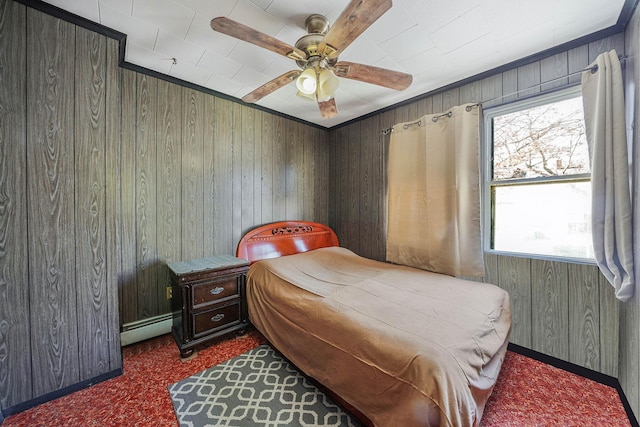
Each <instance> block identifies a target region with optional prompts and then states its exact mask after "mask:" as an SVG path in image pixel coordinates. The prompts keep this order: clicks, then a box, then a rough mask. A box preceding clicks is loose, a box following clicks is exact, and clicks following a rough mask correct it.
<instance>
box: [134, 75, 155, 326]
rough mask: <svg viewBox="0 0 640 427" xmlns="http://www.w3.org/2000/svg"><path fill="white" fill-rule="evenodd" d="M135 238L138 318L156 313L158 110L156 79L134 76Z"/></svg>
mask: <svg viewBox="0 0 640 427" xmlns="http://www.w3.org/2000/svg"><path fill="white" fill-rule="evenodd" d="M136 89H137V90H136V107H135V117H136V122H135V133H134V135H135V147H136V152H135V177H134V179H135V181H134V183H135V219H136V227H135V241H136V257H135V259H136V278H137V280H136V285H137V287H136V292H137V301H138V304H137V307H136V311H137V316H136V317H137V318H138V319H145V318H147V317H151V316H154V315H157V314H158V266H159V260H158V237H157V234H156V230H157V228H156V227H157V216H158V214H157V200H156V191H157V187H156V186H157V169H156V168H157V147H158V144H157V140H156V129H157V128H156V126H157V111H158V104H157V99H158V81H157V80H156V79H153V78H151V77H149V76H146V75H142V74H137V75H136Z"/></svg>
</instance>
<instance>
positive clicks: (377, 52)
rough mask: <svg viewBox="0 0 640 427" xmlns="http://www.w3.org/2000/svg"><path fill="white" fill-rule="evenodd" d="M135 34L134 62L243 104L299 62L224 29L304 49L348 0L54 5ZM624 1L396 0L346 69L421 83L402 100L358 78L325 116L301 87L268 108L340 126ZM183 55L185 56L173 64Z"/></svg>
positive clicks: (599, 17)
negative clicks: (224, 23) (217, 24)
mask: <svg viewBox="0 0 640 427" xmlns="http://www.w3.org/2000/svg"><path fill="white" fill-rule="evenodd" d="M47 3H50V4H53V5H55V6H58V7H60V8H62V9H65V10H67V11H69V12H71V13H73V14H76V15H80V16H82V17H84V18H87V19H89V20H91V21H94V22H97V23H100V24H102V25H105V26H107V27H109V28H112V29H114V30H117V31H120V32H122V33H125V34H126V35H127V42H126V57H125V60H126V61H127V62H129V63H131V64H135V65H138V66H141V67H144V68H148V69H151V70H154V71H157V72H160V73H163V74H167V75H169V76H173V77H176V78H178V79H182V80H186V81H188V82H191V83H194V84H196V85H199V86H203V87H205V88H209V89H213V90H215V91H217V92H221V93H223V94H226V95H230V96H232V97H236V98H242V96H244V95H246V94H247V93H249V92H251V91H252V90H254V89H255V88H257V87H259V86H261V85H262V84H264V83H266V82H268V81H270V80H272V79H273V78H275V77H277V76H279V75H281V74H283V73H285V72H286V71H289V70H294V69H297V66H296V65H295V62H294V61H292V60H290V59H288V58H286V57H284V56H280V55H278V54H276V53H273V52H271V51H268V50H265V49H261V48H259V47H256V46H254V45H252V44H249V43H246V42H242V41H238V40H236V39H233V38H231V37H228V36H226V35H223V34H220V33H217V32H215V31H213V30H212V29H211V27H210V21H211V19H212V18H214V17H217V16H227V17H230V18H231V19H233V20H236V21H239V22H241V23H243V24H245V25H248V26H250V27H253V28H255V29H257V30H259V31H261V32H263V33H266V34H268V35H271V36H273V37H276V38H277V39H279V40H282V41H284V42H286V43H288V44H291V45H294V44H295V42H296V40H297V39H298V38H299V37H301V36H302V35H304V34H305V33H306V31H305V28H304V21H305V18H306V17H307V16H308V15H310V14H312V13H319V14H322V15H324V16H326V17H327V18H328V19H329V21H330V22H334V21H335V19H336V18H337V17H338V16H339V15H340V13H341V12H342V10H343V9H344V8H345V7H346V5H347V4H348V3H349V0H47ZM624 4H625V0H536V1H531V0H394V2H393V7H392V8H391V9H390V10H389V11H387V12H386V13H385V14H384V15H383V16H382V17H381V18H380V19H378V20H377V21H376V22H375V23H374V24H373V25H372V26H371V27H369V28H368V29H367V30H366V31H365V32H364V33H363V34H362V35H361V36H360V37H359V38H358V39H357V40H356V41H355V42H353V43H352V44H351V45H350V46H348V47H347V48H346V49H345V50H344V52H342V53H341V55H340V60H341V61H351V62H359V63H363V64H367V65H375V66H377V67H383V68H390V69H393V70H398V71H403V72H407V73H410V74H412V75H413V84H412V85H411V86H410V87H409V88H408V89H406V90H404V91H401V92H397V91H394V90H392V89H386V88H382V87H378V86H374V85H371V84H367V83H362V82H357V81H353V80H348V79H341V80H340V87H339V89H338V91H337V92H336V95H335V99H336V103H337V105H338V111H339V114H338V116H337V117H334V118H331V119H323V118H322V117H321V116H320V112H319V110H318V107H317V105H316V104H315V103H313V102H309V101H306V100H304V99H301V98H299V97H297V96H296V90H295V84H289V85H287V86H285V87H284V88H281V89H279V90H277V91H276V92H274V93H272V94H270V95H268V96H266V97H265V98H263V99H262V100H260V101H259V102H258V104H260V105H262V106H263V107H266V108H268V109H271V110H275V111H278V112H281V113H284V114H287V115H290V116H293V117H297V118H299V119H302V120H304V121H307V122H311V123H316V124H318V125H320V126H324V127H332V126H335V125H337V124H340V123H342V122H345V121H349V120H351V119H354V118H357V117H360V116H363V115H365V114H367V113H370V112H373V111H376V110H379V109H381V108H384V107H387V106H390V105H394V104H396V103H399V102H401V101H403V100H406V99H409V98H413V97H415V96H418V95H421V94H424V93H426V92H429V91H431V90H434V89H437V88H440V87H443V86H445V85H448V84H451V83H454V82H456V81H459V80H462V79H464V78H467V77H471V76H474V75H476V74H479V73H481V72H483V71H487V70H490V69H493V68H496V67H499V66H501V65H503V64H506V63H509V62H512V61H515V60H518V59H521V58H524V57H527V56H530V55H533V54H536V53H538V52H541V51H543V50H546V49H549V48H551V47H553V46H557V45H559V44H562V43H565V42H569V41H572V40H575V39H577V38H579V37H582V36H585V35H588V34H591V33H593V32H596V31H598V30H602V29H605V28H608V27H611V26H613V25H615V24H616V22H617V20H618V17H619V16H620V14H621V11H622V9H623V6H624ZM172 58H175V59H176V63H175V64H174V62H173V60H172Z"/></svg>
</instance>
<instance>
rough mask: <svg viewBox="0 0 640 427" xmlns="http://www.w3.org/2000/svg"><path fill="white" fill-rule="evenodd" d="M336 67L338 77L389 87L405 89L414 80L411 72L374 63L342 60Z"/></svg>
mask: <svg viewBox="0 0 640 427" xmlns="http://www.w3.org/2000/svg"><path fill="white" fill-rule="evenodd" d="M334 67H335V70H334V72H335V74H336V76H338V77H344V78H346V79H351V80H358V81H361V82H366V83H371V84H374V85H378V86H384V87H388V88H389V89H395V90H404V89H406V88H408V87H409V86H410V85H411V82H413V76H412V75H411V74H407V73H401V72H400V71H393V70H389V69H386V68H378V67H374V66H372V65H364V64H358V63H355V62H347V61H340V62H337V63H336V64H335V66H334Z"/></svg>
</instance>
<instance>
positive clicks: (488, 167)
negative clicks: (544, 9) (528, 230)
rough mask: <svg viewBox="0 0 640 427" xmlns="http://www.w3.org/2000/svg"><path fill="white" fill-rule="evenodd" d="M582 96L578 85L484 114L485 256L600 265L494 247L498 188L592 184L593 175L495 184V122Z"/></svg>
mask: <svg viewBox="0 0 640 427" xmlns="http://www.w3.org/2000/svg"><path fill="white" fill-rule="evenodd" d="M578 96H582V91H581V87H580V85H579V84H576V85H573V86H569V87H565V88H562V89H559V90H554V91H550V92H541V93H536V94H534V95H531V96H528V97H526V98H521V99H518V100H515V101H509V102H505V103H502V104H498V105H495V106H491V107H487V108H486V109H483V112H482V150H481V162H482V164H481V166H482V167H481V174H482V189H481V190H482V191H481V193H482V196H481V197H482V202H481V205H482V215H481V217H482V245H483V250H484V252H485V253H489V254H496V255H506V256H514V257H522V258H530V259H541V260H550V261H560V262H568V263H575V264H590V265H597V264H596V260H595V259H591V258H574V257H566V256H560V255H546V254H537V253H527V252H512V251H505V250H497V249H494V248H492V246H493V222H494V215H495V204H494V197H493V189H494V188H495V187H506V186H509V187H513V186H519V185H531V184H540V183H544V182H551V183H554V182H555V183H563V182H564V183H566V182H591V174H590V173H583V174H575V175H566V176H556V177H535V178H514V179H509V180H501V181H500V180H498V181H496V180H493V174H492V172H493V171H492V168H493V118H494V117H497V116H501V115H504V114H508V113H513V112H517V111H521V110H526V109H529V108H534V107H539V106H541V105H546V104H551V103H553V102H559V101H564V100H566V99H571V98H575V97H578Z"/></svg>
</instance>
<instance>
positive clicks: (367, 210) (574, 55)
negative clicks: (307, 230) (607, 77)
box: [329, 33, 625, 377]
mask: <svg viewBox="0 0 640 427" xmlns="http://www.w3.org/2000/svg"><path fill="white" fill-rule="evenodd" d="M624 47H625V46H624V34H623V33H620V34H618V35H614V36H611V37H607V38H605V39H602V40H598V41H596V42H592V43H589V44H585V45H582V46H578V47H576V48H573V49H571V50H568V51H565V52H561V53H557V54H555V55H553V56H549V57H547V58H544V59H541V60H538V61H535V62H531V63H529V64H526V65H523V66H520V67H516V68H513V69H508V70H506V71H503V72H499V73H496V74H494V75H489V76H487V77H485V78H483V79H480V80H475V81H472V82H469V83H466V84H464V85H460V86H456V87H451V88H447V89H446V90H443V91H440V92H435V93H433V94H430V95H429V96H425V97H423V98H421V99H418V100H415V101H414V102H411V103H408V104H405V105H402V106H400V107H397V108H395V109H391V110H387V111H384V112H381V113H379V114H376V115H372V116H371V117H368V118H366V119H363V120H360V121H357V122H354V123H351V124H348V125H346V126H343V127H340V128H337V129H334V130H332V131H331V133H330V141H331V154H330V156H331V159H332V160H331V165H330V176H331V180H330V182H329V186H330V194H331V195H332V198H333V201H334V202H333V203H332V204H331V205H330V211H329V224H330V225H331V226H332V227H333V228H334V229H335V230H336V232H337V234H338V237H339V239H340V242H341V244H342V245H344V246H346V247H348V248H350V249H352V250H354V251H355V252H357V253H359V254H360V255H363V256H366V257H370V258H374V259H379V260H384V259H385V216H384V212H385V211H386V209H385V199H386V194H385V191H386V190H385V189H386V185H385V171H386V161H387V149H388V144H389V136H388V135H383V134H382V131H383V130H384V129H387V128H390V127H391V126H393V125H394V124H396V123H401V122H405V121H411V120H415V119H417V118H419V117H421V116H423V115H425V114H431V113H440V112H443V111H446V110H447V109H449V108H451V107H453V106H455V105H460V104H464V103H469V102H483V103H485V108H486V107H488V106H491V105H496V104H495V101H494V102H493V103H489V102H488V101H489V100H493V99H495V98H497V97H503V98H502V100H500V102H508V101H510V100H514V99H518V98H522V97H526V96H530V95H532V94H535V93H539V92H541V91H547V90H551V89H554V88H560V87H566V86H567V85H569V84H573V83H577V82H579V81H580V76H579V75H575V76H569V74H571V73H573V72H575V71H578V70H581V69H583V68H585V67H586V66H587V65H588V64H589V63H590V62H591V61H593V60H594V59H595V57H596V56H597V55H598V54H600V53H601V52H604V51H608V50H610V49H613V48H615V49H616V50H617V51H618V52H619V53H623V52H624ZM545 82H549V83H547V84H545ZM485 259H486V270H487V271H486V275H485V280H486V281H488V282H491V283H495V284H497V285H499V286H501V287H503V288H505V289H507V290H508V291H509V293H510V297H511V306H512V314H513V331H512V337H511V341H512V342H514V343H516V344H519V345H522V346H524V347H527V348H530V349H533V350H537V351H540V352H542V353H545V354H548V355H551V356H554V357H557V358H560V359H563V360H567V361H570V362H572V363H575V364H577V365H580V366H584V367H587V368H590V369H593V370H596V371H600V372H602V373H605V374H608V375H611V376H614V377H617V374H618V325H619V320H618V317H619V310H620V308H619V305H618V304H617V302H616V301H617V300H616V299H615V297H614V294H613V292H612V289H611V288H610V286H609V285H608V283H607V282H606V279H604V278H603V277H602V276H601V274H600V273H599V271H598V269H597V267H595V266H592V265H584V264H568V263H561V262H552V261H544V260H537V259H528V258H516V257H510V256H503V255H497V254H485Z"/></svg>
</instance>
